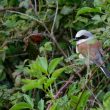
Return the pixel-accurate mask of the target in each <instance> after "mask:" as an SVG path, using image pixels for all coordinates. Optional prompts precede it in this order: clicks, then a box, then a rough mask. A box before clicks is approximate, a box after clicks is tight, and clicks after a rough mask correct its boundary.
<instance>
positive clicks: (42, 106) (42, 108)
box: [38, 99, 44, 110]
mask: <svg viewBox="0 0 110 110" xmlns="http://www.w3.org/2000/svg"><path fill="white" fill-rule="evenodd" d="M38 110H44V100H42V99H41V100H40V101H39V102H38Z"/></svg>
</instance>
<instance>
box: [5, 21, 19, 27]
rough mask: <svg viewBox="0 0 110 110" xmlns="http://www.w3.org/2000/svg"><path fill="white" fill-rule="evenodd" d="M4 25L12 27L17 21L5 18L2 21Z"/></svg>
mask: <svg viewBox="0 0 110 110" xmlns="http://www.w3.org/2000/svg"><path fill="white" fill-rule="evenodd" d="M4 25H5V26H7V27H8V28H13V27H15V26H16V25H17V22H16V21H14V20H7V21H6V22H5V23H4Z"/></svg>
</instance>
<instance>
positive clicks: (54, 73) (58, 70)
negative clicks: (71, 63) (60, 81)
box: [52, 67, 66, 78]
mask: <svg viewBox="0 0 110 110" xmlns="http://www.w3.org/2000/svg"><path fill="white" fill-rule="evenodd" d="M65 69H66V68H65V67H64V68H60V69H57V70H55V71H54V72H53V73H52V77H54V78H57V77H58V76H60V75H61V73H62V72H63V71H64V70H65Z"/></svg>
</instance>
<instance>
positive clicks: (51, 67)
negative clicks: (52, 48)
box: [48, 57, 63, 73]
mask: <svg viewBox="0 0 110 110" xmlns="http://www.w3.org/2000/svg"><path fill="white" fill-rule="evenodd" d="M62 60H63V57H61V58H54V59H53V60H51V62H50V63H49V67H48V71H49V73H52V72H53V71H54V70H55V68H56V67H57V65H58V64H59V63H60V62H61V61H62Z"/></svg>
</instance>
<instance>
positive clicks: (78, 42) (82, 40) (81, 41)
mask: <svg viewBox="0 0 110 110" xmlns="http://www.w3.org/2000/svg"><path fill="white" fill-rule="evenodd" d="M91 39H93V37H89V38H87V39H81V40H79V41H77V44H81V43H83V42H86V41H88V40H91Z"/></svg>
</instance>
